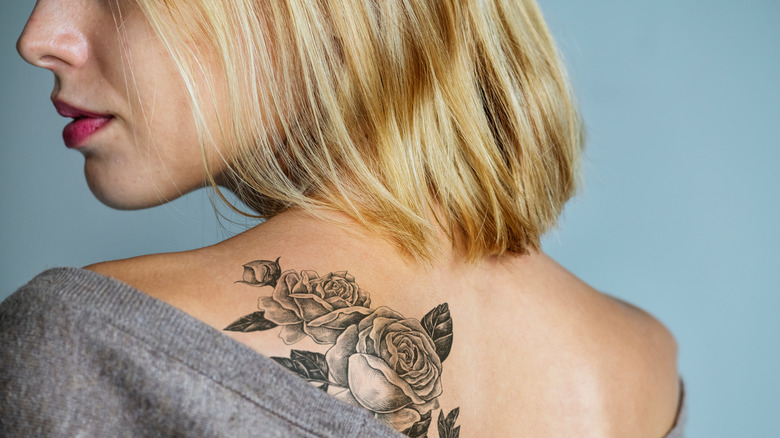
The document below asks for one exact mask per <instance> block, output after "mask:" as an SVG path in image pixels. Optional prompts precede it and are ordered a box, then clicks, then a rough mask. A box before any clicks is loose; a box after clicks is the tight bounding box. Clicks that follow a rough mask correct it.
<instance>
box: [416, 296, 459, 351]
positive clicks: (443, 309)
mask: <svg viewBox="0 0 780 438" xmlns="http://www.w3.org/2000/svg"><path fill="white" fill-rule="evenodd" d="M421 323H422V326H423V328H424V329H425V331H426V332H428V334H429V335H430V336H431V339H433V343H434V344H435V345H436V354H438V355H439V359H441V361H442V362H444V360H445V359H447V356H449V355H450V349H451V348H452V316H451V315H450V308H449V306H448V305H447V303H444V304H440V305H438V306H436V308H435V309H433V310H431V311H430V312H428V314H427V315H425V316H424V317H423V319H422V321H421Z"/></svg>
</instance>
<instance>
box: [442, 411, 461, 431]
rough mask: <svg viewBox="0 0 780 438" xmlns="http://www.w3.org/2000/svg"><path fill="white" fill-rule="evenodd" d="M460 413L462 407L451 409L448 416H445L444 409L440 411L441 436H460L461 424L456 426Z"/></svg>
mask: <svg viewBox="0 0 780 438" xmlns="http://www.w3.org/2000/svg"><path fill="white" fill-rule="evenodd" d="M459 414H460V408H455V409H453V410H451V411H450V413H449V414H448V415H447V417H446V418H445V417H444V409H442V410H441V411H439V421H438V426H439V438H458V437H459V436H460V426H457V427H456V426H455V422H457V421H458V415H459Z"/></svg>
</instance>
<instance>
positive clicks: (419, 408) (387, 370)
mask: <svg viewBox="0 0 780 438" xmlns="http://www.w3.org/2000/svg"><path fill="white" fill-rule="evenodd" d="M237 283H243V284H247V285H250V286H255V287H272V288H273V291H272V292H271V294H270V296H261V297H260V298H259V299H258V308H259V309H260V311H257V312H254V313H252V314H249V315H246V316H244V317H242V318H240V319H238V320H236V321H235V322H233V323H232V324H231V325H230V326H228V327H227V328H226V329H225V330H230V331H243V332H252V331H263V330H270V329H273V328H276V327H281V331H280V333H279V337H280V338H281V339H282V340H283V341H284V342H285V343H286V344H288V345H289V344H294V343H296V342H298V341H300V340H302V339H303V338H305V337H306V336H308V337H310V338H311V339H312V340H314V341H315V342H316V343H318V344H321V345H327V346H329V347H328V348H327V351H325V352H324V353H322V352H314V351H301V350H292V351H291V353H290V357H289V358H284V357H272V358H271V359H273V360H275V361H276V362H277V363H279V364H280V365H282V366H284V367H285V368H287V369H288V370H290V371H292V372H294V373H295V374H297V375H298V376H300V377H301V378H303V379H305V380H306V381H308V382H310V383H312V384H315V385H317V386H318V387H319V388H320V389H322V390H324V391H326V392H328V393H330V394H332V395H333V396H334V397H336V398H338V399H340V400H342V401H344V402H346V403H348V404H352V405H354V406H358V407H362V408H364V409H367V410H369V411H370V412H373V413H374V416H375V418H377V420H379V421H381V422H383V423H385V424H388V425H390V426H391V427H393V428H395V429H396V430H398V431H400V432H402V433H404V434H405V435H407V436H409V437H415V438H419V437H424V436H427V432H428V429H429V427H430V424H431V419H432V416H431V414H432V411H433V410H435V409H438V408H439V401H438V397H439V396H440V395H441V394H442V390H443V388H442V383H441V375H442V371H443V367H442V363H443V362H444V360H445V359H446V358H447V357H448V356H449V353H450V349H451V347H452V317H451V316H450V312H449V308H448V306H447V304H446V303H444V304H442V305H439V306H437V307H436V308H434V309H433V310H431V311H430V312H428V314H426V315H425V316H424V317H423V318H422V319H421V320H417V319H413V318H406V317H404V316H403V315H401V314H400V313H398V312H395V311H393V310H391V309H389V308H387V307H379V308H377V309H374V310H372V309H371V308H370V306H371V300H370V298H369V294H368V292H366V291H365V290H363V289H361V288H360V287H359V286H358V284H357V283H356V282H355V278H354V277H353V276H352V275H349V274H348V273H347V272H346V271H338V272H331V273H329V274H327V275H324V276H319V275H318V274H317V273H316V272H314V271H307V270H304V271H300V272H296V271H292V270H289V271H284V272H282V271H281V268H280V266H279V259H276V261H274V262H271V261H268V260H256V261H254V262H250V263H247V264H246V265H244V274H243V280H242V281H238V282H237ZM458 414H459V409H457V408H456V409H454V410H452V411H451V412H450V413H449V414H448V415H446V417H445V416H444V412H443V411H441V412H440V413H439V419H438V423H437V428H438V431H439V436H440V438H446V437H454V438H456V437H458V435H459V433H460V426H457V425H456V422H457V418H458Z"/></svg>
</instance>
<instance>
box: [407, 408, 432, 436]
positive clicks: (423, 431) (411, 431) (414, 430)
mask: <svg viewBox="0 0 780 438" xmlns="http://www.w3.org/2000/svg"><path fill="white" fill-rule="evenodd" d="M429 427H431V411H428V412H426V413H425V415H423V416H422V417H420V421H418V422H416V423H414V424H412V426H411V427H409V428H408V429H406V430H405V431H403V432H401V433H403V434H404V435H406V436H408V437H409V438H422V437H424V436H427V435H428V428H429Z"/></svg>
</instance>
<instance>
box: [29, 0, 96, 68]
mask: <svg viewBox="0 0 780 438" xmlns="http://www.w3.org/2000/svg"><path fill="white" fill-rule="evenodd" d="M73 3H80V2H69V1H62V0H38V2H37V3H36V5H35V8H34V9H33V12H32V14H31V15H30V18H29V19H28V20H27V25H25V27H24V30H23V31H22V34H21V36H19V40H18V41H17V43H16V50H17V51H18V52H19V54H20V55H22V58H24V60H25V61H27V62H29V63H30V64H32V65H34V66H37V67H42V68H45V69H49V70H52V71H56V70H58V69H65V68H68V67H80V66H82V65H83V64H84V63H85V62H86V60H87V56H88V46H87V38H86V36H85V35H84V33H83V32H82V31H81V30H80V29H79V26H78V22H79V20H78V14H77V11H76V10H74V6H76V5H74V4H73Z"/></svg>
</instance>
